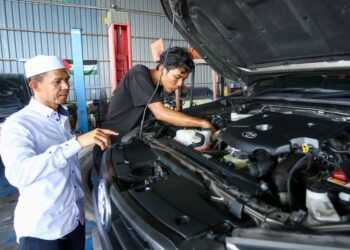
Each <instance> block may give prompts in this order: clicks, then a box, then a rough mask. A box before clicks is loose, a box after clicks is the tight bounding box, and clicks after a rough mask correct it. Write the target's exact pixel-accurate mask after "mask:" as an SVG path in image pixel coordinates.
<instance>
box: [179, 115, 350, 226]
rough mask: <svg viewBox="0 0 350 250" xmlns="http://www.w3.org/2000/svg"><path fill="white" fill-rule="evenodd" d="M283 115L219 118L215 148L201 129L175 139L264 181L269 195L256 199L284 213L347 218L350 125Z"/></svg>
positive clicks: (315, 219)
mask: <svg viewBox="0 0 350 250" xmlns="http://www.w3.org/2000/svg"><path fill="white" fill-rule="evenodd" d="M278 111H279V112H276V110H266V111H262V112H261V110H260V111H257V110H252V111H251V112H249V113H238V112H231V113H229V114H227V113H226V114H221V115H214V116H212V117H211V121H212V123H213V124H214V125H215V126H216V127H217V128H218V131H217V132H216V133H215V135H214V136H212V141H211V143H210V145H208V142H207V139H206V138H205V136H204V135H203V131H200V130H192V132H191V133H190V132H189V131H188V133H190V134H191V136H188V135H187V137H186V136H185V135H184V133H183V132H184V131H183V130H180V131H177V133H176V136H175V137H174V139H175V140H177V141H179V142H180V143H182V144H184V145H186V146H189V147H192V148H194V149H195V150H197V151H198V152H200V153H201V154H202V155H203V156H205V157H206V158H207V159H209V160H211V161H217V162H220V163H221V164H224V165H225V166H227V168H230V169H233V170H234V171H235V172H237V173H241V174H242V175H246V176H249V177H250V178H253V179H255V180H256V181H260V182H262V183H264V185H265V189H266V190H265V191H266V192H261V193H260V194H254V195H255V197H258V198H259V199H261V200H262V201H264V202H266V203H268V204H271V205H273V206H276V207H279V208H280V209H281V210H282V211H285V212H292V211H301V212H305V218H304V219H305V220H304V223H305V224H308V225H321V224H323V223H325V224H328V223H336V222H341V221H344V220H347V218H348V216H349V215H350V183H349V180H350V159H349V154H350V149H349V147H350V124H349V123H348V122H347V121H345V120H344V119H343V118H340V117H339V116H334V117H332V116H328V117H326V116H325V114H323V113H322V116H320V115H310V114H309V113H308V114H306V113H305V112H304V113H303V112H299V113H298V112H291V111H290V110H288V112H280V111H281V110H278ZM201 133H202V134H201ZM180 136H182V138H179V137H180ZM189 138H192V142H191V139H189Z"/></svg>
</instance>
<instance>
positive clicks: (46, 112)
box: [29, 97, 69, 118]
mask: <svg viewBox="0 0 350 250" xmlns="http://www.w3.org/2000/svg"><path fill="white" fill-rule="evenodd" d="M29 106H30V107H31V108H32V109H34V110H36V111H38V112H39V113H40V114H42V115H43V116H44V117H46V118H51V116H52V115H54V114H55V113H59V114H60V115H63V116H68V114H69V113H68V109H67V108H66V107H65V106H62V105H60V106H59V107H58V112H57V111H56V110H53V109H52V108H50V107H48V106H46V105H44V104H42V103H41V102H38V101H37V100H35V99H34V98H33V97H32V98H31V100H30V102H29Z"/></svg>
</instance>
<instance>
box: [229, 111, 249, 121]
mask: <svg viewBox="0 0 350 250" xmlns="http://www.w3.org/2000/svg"><path fill="white" fill-rule="evenodd" d="M249 116H252V115H251V114H239V113H236V112H232V113H231V121H233V122H234V121H239V120H241V119H243V118H247V117H249Z"/></svg>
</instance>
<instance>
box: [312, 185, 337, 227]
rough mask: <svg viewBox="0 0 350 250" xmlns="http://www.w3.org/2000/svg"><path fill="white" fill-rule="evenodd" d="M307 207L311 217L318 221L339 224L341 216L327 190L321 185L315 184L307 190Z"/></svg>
mask: <svg viewBox="0 0 350 250" xmlns="http://www.w3.org/2000/svg"><path fill="white" fill-rule="evenodd" d="M306 207H307V210H308V213H309V216H311V217H313V218H314V219H316V220H318V221H334V222H339V221H340V216H339V215H338V213H337V211H336V210H335V208H334V206H333V204H332V202H331V200H330V199H329V197H328V195H327V190H326V188H325V187H324V186H322V185H321V184H319V183H317V184H316V185H315V183H313V185H309V187H308V189H306Z"/></svg>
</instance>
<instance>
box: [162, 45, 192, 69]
mask: <svg viewBox="0 0 350 250" xmlns="http://www.w3.org/2000/svg"><path fill="white" fill-rule="evenodd" d="M168 51H169V52H168ZM167 52H168V56H167V58H166V62H165V64H164V61H165V57H166V54H167ZM159 65H164V67H165V68H166V69H167V70H170V69H176V68H179V69H182V70H183V71H185V72H186V73H190V72H192V70H193V69H194V63H193V60H192V57H191V54H190V53H189V52H188V49H186V48H181V47H172V48H169V49H168V50H166V51H164V52H163V53H162V54H161V55H160V60H159ZM159 65H158V66H157V69H158V68H159Z"/></svg>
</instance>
